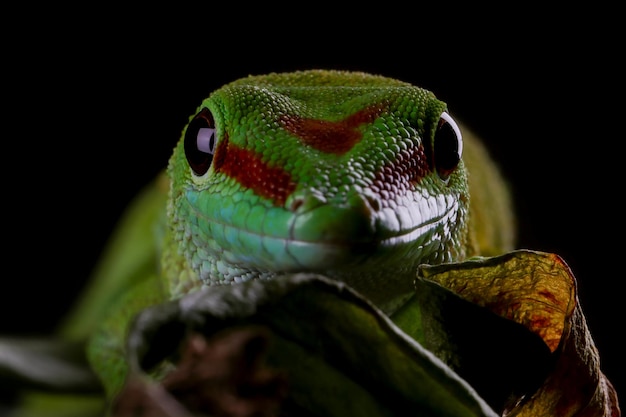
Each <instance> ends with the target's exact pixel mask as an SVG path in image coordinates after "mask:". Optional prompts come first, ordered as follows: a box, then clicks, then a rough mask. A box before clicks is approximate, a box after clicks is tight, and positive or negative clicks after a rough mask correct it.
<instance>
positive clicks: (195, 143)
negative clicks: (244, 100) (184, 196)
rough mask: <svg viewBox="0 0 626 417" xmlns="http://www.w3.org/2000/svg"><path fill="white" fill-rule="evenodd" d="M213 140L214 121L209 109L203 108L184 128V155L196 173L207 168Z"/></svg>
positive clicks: (211, 158) (211, 159)
mask: <svg viewBox="0 0 626 417" xmlns="http://www.w3.org/2000/svg"><path fill="white" fill-rule="evenodd" d="M215 142H216V137H215V122H214V120H213V116H212V115H211V112H210V111H209V109H206V108H204V109H202V111H200V113H198V114H196V116H195V117H194V118H193V119H191V121H190V122H189V124H188V125H187V129H186V130H185V143H184V145H185V156H186V158H187V162H188V163H189V166H190V167H191V169H192V170H193V172H194V173H195V174H196V175H198V176H200V175H204V174H205V173H206V172H207V171H208V170H209V168H210V166H211V163H212V162H213V153H214V152H215Z"/></svg>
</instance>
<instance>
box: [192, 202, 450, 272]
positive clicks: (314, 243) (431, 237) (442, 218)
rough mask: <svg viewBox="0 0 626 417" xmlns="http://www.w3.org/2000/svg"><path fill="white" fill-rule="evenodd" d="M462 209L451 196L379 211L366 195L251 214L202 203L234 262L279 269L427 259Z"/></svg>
mask: <svg viewBox="0 0 626 417" xmlns="http://www.w3.org/2000/svg"><path fill="white" fill-rule="evenodd" d="M192 206H193V205H192ZM223 208H224V207H223ZM458 210H459V207H458V199H455V198H453V196H451V195H449V196H445V195H439V196H436V197H435V196H433V197H429V198H425V199H422V200H420V201H419V202H413V203H412V204H411V205H405V206H402V207H399V206H396V207H394V208H393V209H392V208H391V207H384V208H379V209H377V210H376V209H374V208H372V207H371V206H370V205H369V204H367V202H366V201H364V200H363V201H362V202H356V203H355V202H351V204H346V205H344V206H336V205H331V204H319V205H316V206H315V207H312V208H311V207H306V206H302V207H300V208H299V209H298V210H296V211H295V212H292V211H288V210H284V209H280V208H274V209H267V208H263V210H259V211H258V212H255V211H254V208H250V211H249V212H247V213H246V215H243V216H236V215H233V213H234V212H233V210H222V211H220V213H221V214H222V215H221V216H220V215H219V214H218V213H216V212H214V213H213V215H207V213H206V211H205V210H199V209H197V208H194V212H195V215H196V218H197V219H198V222H199V223H201V224H202V223H203V224H204V225H201V228H206V229H207V230H208V233H207V234H206V236H210V238H211V239H214V243H213V244H214V245H215V246H216V247H218V248H219V250H220V251H221V253H222V254H223V255H225V257H226V258H228V259H229V261H230V262H231V263H233V264H236V265H239V266H240V267H241V268H250V269H256V270H264V271H276V272H295V271H326V270H330V269H337V268H348V267H353V266H355V265H366V264H370V263H371V262H376V263H375V264H376V265H380V264H381V262H384V263H386V262H399V261H400V262H401V261H402V259H406V258H407V257H410V258H411V259H415V260H419V259H422V258H424V259H425V258H426V257H430V256H432V255H433V253H435V252H437V251H438V250H440V249H441V247H442V244H444V243H445V242H446V241H447V240H449V239H450V238H451V234H452V233H453V227H454V226H453V225H454V223H455V222H456V221H457V213H458ZM225 213H226V214H228V215H226V214H225ZM240 219H244V220H240ZM236 220H239V221H236ZM203 246H206V245H203Z"/></svg>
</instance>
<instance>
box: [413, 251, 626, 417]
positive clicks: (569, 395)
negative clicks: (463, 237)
mask: <svg viewBox="0 0 626 417" xmlns="http://www.w3.org/2000/svg"><path fill="white" fill-rule="evenodd" d="M464 265H465V266H464V268H484V267H494V266H500V267H503V271H504V273H507V272H508V274H507V275H505V276H502V275H498V276H496V277H493V276H487V280H491V282H490V283H489V284H488V285H483V284H484V283H481V284H480V285H468V281H467V280H465V281H463V280H447V279H446V278H447V275H446V274H442V275H438V273H439V272H441V271H442V268H445V266H443V267H442V266H436V267H430V266H423V268H422V269H421V270H420V273H421V274H424V275H425V278H426V279H429V280H433V281H435V282H438V283H439V284H440V285H443V286H444V287H446V288H448V289H449V290H451V291H453V292H455V293H456V294H457V295H459V296H461V297H462V298H464V299H466V300H468V301H471V302H473V303H476V304H478V305H481V306H483V307H485V308H488V309H489V310H491V311H493V312H494V313H496V314H499V315H501V316H503V317H505V318H508V319H511V320H514V321H516V322H518V323H520V324H522V325H524V326H526V327H527V328H528V329H529V330H531V331H533V332H535V333H537V334H538V335H539V336H541V337H542V338H543V340H544V342H545V343H546V345H548V347H550V349H551V350H553V351H554V353H553V354H554V355H556V361H555V367H554V368H553V369H552V371H551V372H550V374H549V375H548V377H547V378H546V380H545V381H544V383H543V385H542V386H541V387H540V388H539V389H538V390H537V391H536V392H535V393H533V394H531V395H528V396H526V397H525V398H520V400H519V402H518V403H517V404H516V405H515V406H513V407H512V408H510V409H508V410H505V411H504V413H503V416H507V417H538V416H552V417H620V416H621V410H620V407H619V403H618V399H617V393H616V391H615V388H614V387H613V385H612V384H611V382H610V381H609V380H608V378H606V376H605V375H604V373H603V372H602V371H601V369H600V355H599V352H598V350H597V348H596V346H595V344H594V342H593V339H592V337H591V333H590V332H589V329H588V327H587V323H586V319H585V316H584V314H583V312H582V308H581V306H580V302H579V299H578V293H577V283H576V279H575V277H574V275H573V273H572V271H571V269H570V267H569V266H568V265H567V263H566V262H565V261H564V260H563V258H561V257H560V256H559V255H556V254H553V253H546V252H541V251H532V250H526V249H520V250H516V251H512V252H509V253H506V254H504V255H500V256H496V257H492V258H481V259H480V260H478V261H474V262H472V261H469V262H466V263H465V264H464ZM519 271H522V273H521V274H520V273H519ZM440 277H442V279H439V278H440ZM481 277H482V275H481ZM481 277H477V279H482V278H481ZM519 280H523V281H522V282H521V283H520V282H519ZM551 280H560V281H559V282H556V283H555V282H554V281H552V282H550V281H551ZM492 284H493V285H492ZM520 284H522V285H520ZM555 284H556V286H559V285H560V288H561V289H562V288H571V291H554V292H548V291H547V290H546V289H548V288H554V286H555ZM529 286H530V287H532V288H534V289H537V291H536V293H535V294H534V297H535V299H534V300H529V299H525V300H522V301H524V302H528V301H531V302H533V301H534V302H535V303H537V304H536V305H537V306H539V305H540V304H541V310H542V313H545V311H551V315H552V316H551V317H549V320H548V321H546V320H545V318H546V317H542V320H541V323H542V325H538V322H537V321H535V320H528V315H516V314H509V313H510V312H511V311H518V310H519V307H520V299H518V298H515V297H511V295H512V294H513V292H512V291H515V290H518V289H519V288H529ZM485 288H489V291H485ZM513 295H514V294H513ZM524 296H525V297H527V296H528V294H524ZM555 315H556V316H555ZM558 315H560V317H559V316H558ZM555 333H556V334H560V339H559V342H558V344H556V343H555V340H554V339H553V337H554V334H555Z"/></svg>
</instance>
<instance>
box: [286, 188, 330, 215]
mask: <svg viewBox="0 0 626 417" xmlns="http://www.w3.org/2000/svg"><path fill="white" fill-rule="evenodd" d="M324 204H326V199H325V198H324V196H323V195H321V194H319V193H316V192H310V191H307V192H301V193H298V194H297V195H295V194H292V195H291V196H290V197H289V199H288V200H287V201H286V203H285V208H286V209H287V210H289V211H291V212H292V213H305V212H307V211H309V210H312V209H314V208H316V207H319V206H321V205H324Z"/></svg>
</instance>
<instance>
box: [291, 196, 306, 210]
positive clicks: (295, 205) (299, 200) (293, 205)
mask: <svg viewBox="0 0 626 417" xmlns="http://www.w3.org/2000/svg"><path fill="white" fill-rule="evenodd" d="M303 204H304V199H303V198H294V199H293V201H292V202H291V205H290V206H289V210H290V211H297V210H298V209H299V208H300V207H301V206H302V205H303Z"/></svg>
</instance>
